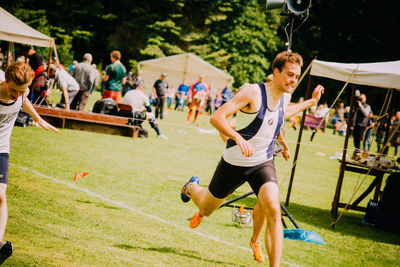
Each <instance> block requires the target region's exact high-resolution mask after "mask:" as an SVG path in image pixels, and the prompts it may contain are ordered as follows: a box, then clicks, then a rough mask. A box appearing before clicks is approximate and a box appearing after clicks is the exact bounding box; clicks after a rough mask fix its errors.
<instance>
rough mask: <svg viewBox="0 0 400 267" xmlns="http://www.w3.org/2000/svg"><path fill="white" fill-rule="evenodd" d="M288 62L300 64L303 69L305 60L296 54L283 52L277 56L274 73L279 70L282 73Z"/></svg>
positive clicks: (273, 66) (273, 63)
mask: <svg viewBox="0 0 400 267" xmlns="http://www.w3.org/2000/svg"><path fill="white" fill-rule="evenodd" d="M286 62H291V63H295V64H298V65H299V66H300V67H303V58H302V57H301V56H300V55H299V54H297V53H294V52H289V51H283V52H280V53H279V54H278V55H276V57H275V59H274V61H273V62H272V71H273V70H274V69H275V68H277V69H278V70H279V71H282V69H283V66H285V64H286Z"/></svg>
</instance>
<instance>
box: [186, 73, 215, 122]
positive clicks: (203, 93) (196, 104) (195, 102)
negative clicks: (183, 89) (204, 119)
mask: <svg viewBox="0 0 400 267" xmlns="http://www.w3.org/2000/svg"><path fill="white" fill-rule="evenodd" d="M208 94H209V89H208V85H207V84H206V83H205V81H204V75H200V76H199V80H198V81H197V82H195V83H193V84H192V85H191V86H190V89H189V95H188V97H189V98H190V99H191V103H190V105H189V112H188V116H187V118H186V123H189V122H190V118H191V117H192V113H193V110H194V111H195V114H194V118H193V121H192V123H196V121H197V117H198V116H199V114H200V112H201V109H202V108H203V105H204V104H205V101H206V99H207V96H208Z"/></svg>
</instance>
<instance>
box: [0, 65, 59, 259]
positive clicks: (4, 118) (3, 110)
mask: <svg viewBox="0 0 400 267" xmlns="http://www.w3.org/2000/svg"><path fill="white" fill-rule="evenodd" d="M34 77H35V72H34V71H33V70H32V68H31V67H30V66H29V65H28V64H26V63H24V62H15V63H13V64H11V65H10V66H8V67H7V69H6V72H5V78H6V79H5V80H2V81H0V265H1V264H2V263H3V262H4V261H5V260H6V259H7V258H8V257H10V256H11V255H12V252H13V246H12V243H11V242H10V241H3V238H4V233H5V230H6V225H7V219H8V208H7V197H6V191H7V186H8V180H9V177H8V174H9V172H8V165H9V154H10V136H11V132H12V129H13V127H14V123H15V120H16V118H17V116H18V113H19V111H20V109H21V106H22V108H23V109H24V111H26V112H27V113H28V114H29V115H30V116H31V117H32V118H33V120H35V121H36V122H37V124H38V125H39V126H40V127H42V128H44V129H46V130H53V131H54V132H58V130H57V129H56V128H55V127H53V126H52V125H50V124H49V123H47V122H46V121H45V120H43V119H42V118H41V117H40V116H39V114H38V113H37V112H36V111H35V109H34V108H33V106H32V104H31V102H30V101H29V99H28V94H29V90H28V86H29V85H30V84H31V83H32V80H33V79H34ZM27 141H29V139H28V140H27Z"/></svg>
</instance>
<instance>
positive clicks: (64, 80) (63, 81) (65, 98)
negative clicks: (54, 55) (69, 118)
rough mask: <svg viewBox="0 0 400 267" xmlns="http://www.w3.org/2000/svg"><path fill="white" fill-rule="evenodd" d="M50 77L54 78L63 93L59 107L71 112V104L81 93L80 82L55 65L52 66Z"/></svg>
mask: <svg viewBox="0 0 400 267" xmlns="http://www.w3.org/2000/svg"><path fill="white" fill-rule="evenodd" d="M50 77H51V78H54V82H55V83H56V84H57V87H58V89H60V90H61V92H62V96H61V100H60V103H58V104H57V107H60V108H65V110H70V105H71V102H72V101H73V100H74V98H75V97H76V95H77V94H78V92H79V84H78V82H77V81H76V80H75V79H74V77H72V76H71V75H70V74H69V73H68V72H67V71H66V70H65V69H63V68H60V67H56V66H55V65H53V64H52V65H51V66H50Z"/></svg>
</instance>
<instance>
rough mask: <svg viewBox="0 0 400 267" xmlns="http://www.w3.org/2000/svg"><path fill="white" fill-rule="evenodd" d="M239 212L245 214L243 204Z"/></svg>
mask: <svg viewBox="0 0 400 267" xmlns="http://www.w3.org/2000/svg"><path fill="white" fill-rule="evenodd" d="M239 211H240V214H243V213H244V204H242V205H241V206H240V209H239Z"/></svg>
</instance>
